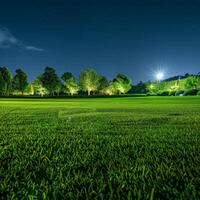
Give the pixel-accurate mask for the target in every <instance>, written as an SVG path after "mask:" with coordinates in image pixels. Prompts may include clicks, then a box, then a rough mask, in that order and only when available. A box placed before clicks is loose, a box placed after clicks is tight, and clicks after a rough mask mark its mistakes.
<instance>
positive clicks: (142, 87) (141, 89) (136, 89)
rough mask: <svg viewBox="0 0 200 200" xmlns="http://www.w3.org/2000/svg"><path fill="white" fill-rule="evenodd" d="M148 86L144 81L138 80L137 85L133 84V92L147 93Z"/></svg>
mask: <svg viewBox="0 0 200 200" xmlns="http://www.w3.org/2000/svg"><path fill="white" fill-rule="evenodd" d="M147 91H148V88H147V86H146V84H145V83H143V82H142V81H140V82H139V83H138V84H137V85H135V86H133V93H135V94H144V93H147Z"/></svg>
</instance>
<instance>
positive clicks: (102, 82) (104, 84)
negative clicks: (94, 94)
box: [98, 76, 109, 93]
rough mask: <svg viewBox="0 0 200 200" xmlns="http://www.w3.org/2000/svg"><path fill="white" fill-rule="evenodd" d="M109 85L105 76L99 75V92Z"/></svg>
mask: <svg viewBox="0 0 200 200" xmlns="http://www.w3.org/2000/svg"><path fill="white" fill-rule="evenodd" d="M108 86H109V81H108V79H107V78H106V77H105V76H99V88H98V90H99V92H100V93H102V91H103V90H104V89H105V88H107V87H108Z"/></svg>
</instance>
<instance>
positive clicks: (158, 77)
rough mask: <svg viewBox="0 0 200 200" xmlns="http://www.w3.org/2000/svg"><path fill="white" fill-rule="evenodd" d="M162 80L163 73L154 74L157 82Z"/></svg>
mask: <svg viewBox="0 0 200 200" xmlns="http://www.w3.org/2000/svg"><path fill="white" fill-rule="evenodd" d="M163 78H164V73H163V72H157V73H156V79H157V80H158V81H160V80H162V79H163Z"/></svg>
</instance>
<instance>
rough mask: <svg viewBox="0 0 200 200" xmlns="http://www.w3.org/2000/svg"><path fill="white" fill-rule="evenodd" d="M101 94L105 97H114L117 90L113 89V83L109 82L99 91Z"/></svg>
mask: <svg viewBox="0 0 200 200" xmlns="http://www.w3.org/2000/svg"><path fill="white" fill-rule="evenodd" d="M101 93H102V94H105V95H114V94H117V90H116V88H115V85H114V83H113V82H112V81H110V82H109V83H108V85H107V86H106V87H104V88H103V89H102V90H101Z"/></svg>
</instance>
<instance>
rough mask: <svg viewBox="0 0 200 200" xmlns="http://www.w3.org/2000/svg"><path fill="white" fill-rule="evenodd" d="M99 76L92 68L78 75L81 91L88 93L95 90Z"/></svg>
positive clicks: (97, 86)
mask: <svg viewBox="0 0 200 200" xmlns="http://www.w3.org/2000/svg"><path fill="white" fill-rule="evenodd" d="M99 81H100V77H99V75H98V74H97V72H96V71H95V70H93V69H90V68H88V69H86V70H84V71H83V72H82V73H81V75H80V86H81V88H82V90H83V91H86V92H87V93H88V95H90V94H91V92H95V91H97V90H98V88H99V84H100V82H99Z"/></svg>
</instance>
